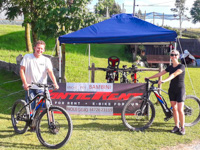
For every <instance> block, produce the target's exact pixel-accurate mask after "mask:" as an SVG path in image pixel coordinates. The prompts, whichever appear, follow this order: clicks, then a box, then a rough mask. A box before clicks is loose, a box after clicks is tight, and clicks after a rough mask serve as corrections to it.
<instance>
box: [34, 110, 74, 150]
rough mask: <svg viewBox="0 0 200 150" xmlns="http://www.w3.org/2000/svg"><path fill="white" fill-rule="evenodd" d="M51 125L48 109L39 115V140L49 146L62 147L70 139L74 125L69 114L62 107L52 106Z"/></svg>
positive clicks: (37, 131)
mask: <svg viewBox="0 0 200 150" xmlns="http://www.w3.org/2000/svg"><path fill="white" fill-rule="evenodd" d="M49 112H50V117H51V119H50V122H51V123H50V125H49V123H48V117H47V109H45V110H44V111H43V112H42V113H41V114H40V116H39V117H38V121H37V125H36V134H37V137H38V139H39V141H40V142H41V143H42V144H43V145H44V146H46V147H48V148H54V149H57V148H60V147H62V146H63V145H65V144H66V143H67V141H68V140H69V139H70V136H71V133H72V129H73V125H72V120H71V117H70V116H69V114H68V113H67V112H66V111H65V110H64V109H63V108H61V107H58V106H51V107H50V108H49Z"/></svg>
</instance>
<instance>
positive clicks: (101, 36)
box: [59, 14, 177, 44]
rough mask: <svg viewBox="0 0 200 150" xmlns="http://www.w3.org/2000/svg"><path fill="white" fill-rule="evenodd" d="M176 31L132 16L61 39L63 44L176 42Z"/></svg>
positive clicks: (104, 22)
mask: <svg viewBox="0 0 200 150" xmlns="http://www.w3.org/2000/svg"><path fill="white" fill-rule="evenodd" d="M176 37H177V34H176V32H175V31H172V30H168V29H164V28H161V27H158V26H156V25H153V24H151V23H149V22H146V21H144V20H141V19H138V18H136V17H133V16H132V15H131V14H117V15H114V16H112V17H111V18H110V19H107V20H105V21H102V22H99V23H97V24H94V25H91V26H89V27H86V28H83V29H81V30H78V31H76V32H73V33H69V34H66V35H62V36H60V37H59V41H60V44H62V43H146V42H170V41H176Z"/></svg>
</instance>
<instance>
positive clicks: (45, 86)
mask: <svg viewBox="0 0 200 150" xmlns="http://www.w3.org/2000/svg"><path fill="white" fill-rule="evenodd" d="M32 85H36V86H38V87H44V88H53V89H54V88H55V87H54V85H53V84H50V85H48V84H42V83H34V82H32ZM32 85H30V86H29V87H32Z"/></svg>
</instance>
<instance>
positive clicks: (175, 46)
mask: <svg viewBox="0 0 200 150" xmlns="http://www.w3.org/2000/svg"><path fill="white" fill-rule="evenodd" d="M174 48H175V50H177V43H176V42H175V45H174Z"/></svg>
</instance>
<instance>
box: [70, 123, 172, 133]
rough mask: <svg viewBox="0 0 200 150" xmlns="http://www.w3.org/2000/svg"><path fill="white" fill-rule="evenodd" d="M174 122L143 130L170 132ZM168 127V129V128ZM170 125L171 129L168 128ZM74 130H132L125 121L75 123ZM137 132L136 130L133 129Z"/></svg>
mask: <svg viewBox="0 0 200 150" xmlns="http://www.w3.org/2000/svg"><path fill="white" fill-rule="evenodd" d="M173 125H174V124H173V123H159V122H157V123H153V125H152V126H150V127H149V128H148V129H146V130H143V131H142V132H146V131H147V132H169V131H170V129H171V127H173ZM166 127H167V129H166ZM168 127H169V128H170V129H168ZM73 130H95V131H100V130H103V131H131V130H129V129H128V128H126V127H125V126H124V125H123V123H119V124H117V123H116V124H105V123H97V122H93V123H84V124H80V125H73ZM133 132H135V131H133Z"/></svg>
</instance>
